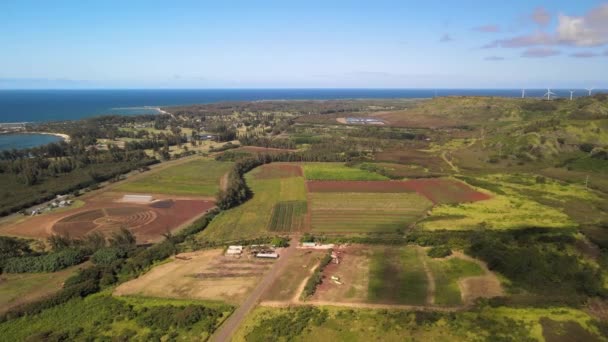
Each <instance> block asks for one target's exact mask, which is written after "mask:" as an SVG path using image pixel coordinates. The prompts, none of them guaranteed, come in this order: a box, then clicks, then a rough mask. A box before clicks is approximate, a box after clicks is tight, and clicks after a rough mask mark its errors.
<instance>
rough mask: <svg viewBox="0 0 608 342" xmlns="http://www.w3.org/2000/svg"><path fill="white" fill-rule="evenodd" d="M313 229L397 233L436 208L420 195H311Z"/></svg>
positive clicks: (338, 231)
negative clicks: (429, 210)
mask: <svg viewBox="0 0 608 342" xmlns="http://www.w3.org/2000/svg"><path fill="white" fill-rule="evenodd" d="M309 196H310V199H311V203H310V205H311V226H312V231H313V232H319V233H376V232H394V231H396V230H397V229H403V228H406V227H407V226H408V225H409V224H411V223H413V222H415V221H416V220H418V219H419V218H421V217H422V216H423V215H424V213H425V212H426V211H427V210H428V209H429V208H430V207H431V206H432V205H433V204H432V202H431V201H429V200H428V199H426V198H425V197H423V196H420V195H418V194H416V193H352V192H351V193H340V192H336V193H321V192H317V193H309Z"/></svg>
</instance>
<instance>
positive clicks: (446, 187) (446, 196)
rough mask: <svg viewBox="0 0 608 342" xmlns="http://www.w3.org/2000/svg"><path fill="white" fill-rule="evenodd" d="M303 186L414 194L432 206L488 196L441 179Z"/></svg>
mask: <svg viewBox="0 0 608 342" xmlns="http://www.w3.org/2000/svg"><path fill="white" fill-rule="evenodd" d="M306 184H307V186H308V191H309V192H376V193H398V192H417V193H419V194H421V195H423V196H424V197H426V198H428V199H429V200H430V201H431V202H433V203H434V204H446V203H462V202H475V201H483V200H486V199H489V198H490V197H491V196H490V195H488V194H485V193H482V192H479V191H476V190H475V189H473V188H471V187H470V186H468V185H467V184H465V183H462V182H459V181H456V180H452V179H441V178H423V179H412V180H407V181H308V182H306Z"/></svg>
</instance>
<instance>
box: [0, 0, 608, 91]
mask: <svg viewBox="0 0 608 342" xmlns="http://www.w3.org/2000/svg"><path fill="white" fill-rule="evenodd" d="M0 46H1V47H2V53H0V88H281V87H290V88H308V87H348V88H351V87H352V88H359V87H361V88H520V87H539V88H546V87H552V88H569V87H579V88H583V87H590V86H594V87H602V88H608V1H593V0H584V1H582V0H581V1H573V0H568V1H561V0H554V1H524V0H511V1H481V0H468V1H445V0H444V1H439V0H425V1H408V0H401V1H382V0H376V1H340V0H331V1H329V0H325V1H285V0H283V1H251V0H250V1H221V2H220V1H218V2H210V1H173V2H169V1H154V0H148V1H138V0H132V1H111V0H105V1H61V0H57V1H42V0H41V1H27V0H3V1H1V2H0Z"/></svg>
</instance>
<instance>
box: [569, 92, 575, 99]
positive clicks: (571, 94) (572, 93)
mask: <svg viewBox="0 0 608 342" xmlns="http://www.w3.org/2000/svg"><path fill="white" fill-rule="evenodd" d="M574 92H575V91H574V90H570V101H572V98H573V97H574Z"/></svg>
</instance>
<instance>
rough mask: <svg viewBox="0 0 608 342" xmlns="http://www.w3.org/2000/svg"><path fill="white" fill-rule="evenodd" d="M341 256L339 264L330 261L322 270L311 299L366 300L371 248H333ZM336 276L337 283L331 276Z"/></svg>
mask: <svg viewBox="0 0 608 342" xmlns="http://www.w3.org/2000/svg"><path fill="white" fill-rule="evenodd" d="M335 251H336V252H339V256H340V258H341V260H340V263H339V264H334V263H330V264H329V265H327V266H326V267H325V269H324V270H323V282H322V283H321V284H320V285H319V286H317V290H316V291H315V294H314V295H313V296H312V298H310V300H311V301H340V302H347V303H362V302H366V301H367V299H368V298H367V296H368V293H367V292H368V284H369V255H370V254H371V250H370V249H369V248H365V247H362V246H357V245H351V246H348V247H343V248H338V249H335ZM332 276H334V277H338V278H339V279H340V280H339V282H341V283H342V284H337V283H336V282H335V281H333V280H332V279H331V277H332Z"/></svg>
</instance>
